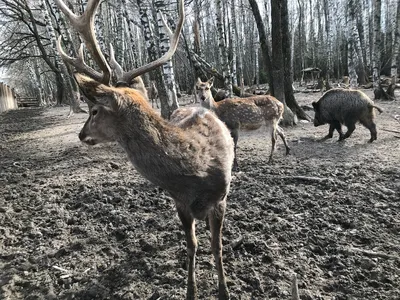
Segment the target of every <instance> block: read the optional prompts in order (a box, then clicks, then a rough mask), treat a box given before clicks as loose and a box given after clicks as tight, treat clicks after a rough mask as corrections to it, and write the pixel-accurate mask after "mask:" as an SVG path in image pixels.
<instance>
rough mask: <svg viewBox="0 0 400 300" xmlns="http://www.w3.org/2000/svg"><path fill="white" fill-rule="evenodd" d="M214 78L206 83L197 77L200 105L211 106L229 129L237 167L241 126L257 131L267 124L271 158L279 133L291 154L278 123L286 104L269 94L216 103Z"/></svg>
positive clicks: (235, 166)
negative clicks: (237, 149)
mask: <svg viewBox="0 0 400 300" xmlns="http://www.w3.org/2000/svg"><path fill="white" fill-rule="evenodd" d="M213 82H214V78H213V77H212V78H211V79H209V80H208V81H206V82H203V81H201V79H200V78H198V79H197V83H196V92H197V98H198V99H200V103H201V106H202V107H204V108H207V109H210V110H212V111H214V112H215V114H216V115H217V116H218V117H219V118H220V119H221V121H223V122H224V123H225V124H226V126H227V127H228V128H229V130H230V132H231V135H232V138H233V141H234V147H235V148H234V150H235V159H234V168H235V169H236V168H238V163H237V159H236V147H237V142H238V139H239V129H241V128H243V129H249V130H254V129H258V128H260V127H261V125H262V124H263V123H265V124H266V125H267V127H268V130H269V131H270V137H271V143H272V148H271V154H270V156H269V161H271V160H272V155H273V153H274V150H275V144H276V134H278V135H279V136H280V137H281V139H282V141H283V143H284V144H285V148H286V155H287V154H289V153H290V148H289V146H288V143H287V141H286V137H285V134H284V132H283V129H282V128H281V127H279V125H278V122H279V120H280V119H281V118H282V114H283V109H284V106H283V104H282V103H281V102H279V101H278V100H277V99H276V98H274V97H272V96H270V95H261V96H253V97H248V98H229V99H224V100H222V101H219V102H216V101H215V100H214V98H213V97H212V94H211V87H212V85H213Z"/></svg>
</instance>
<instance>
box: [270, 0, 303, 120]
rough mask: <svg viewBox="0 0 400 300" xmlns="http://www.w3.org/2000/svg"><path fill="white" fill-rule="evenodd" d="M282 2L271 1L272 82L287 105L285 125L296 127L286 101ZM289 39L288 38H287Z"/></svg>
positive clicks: (276, 95)
mask: <svg viewBox="0 0 400 300" xmlns="http://www.w3.org/2000/svg"><path fill="white" fill-rule="evenodd" d="M282 2H283V0H271V19H272V27H271V29H272V70H271V73H272V82H273V86H274V94H273V96H275V97H276V98H277V99H278V100H279V101H281V102H282V103H283V104H284V105H285V110H284V112H283V120H282V123H283V124H284V125H290V126H292V125H295V124H296V123H297V118H296V116H295V115H294V114H293V112H292V111H291V109H290V108H289V107H287V105H286V101H285V80H284V79H285V76H284V69H285V68H284V62H283V47H282ZM287 38H288V37H287Z"/></svg>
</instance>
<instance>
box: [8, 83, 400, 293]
mask: <svg viewBox="0 0 400 300" xmlns="http://www.w3.org/2000/svg"><path fill="white" fill-rule="evenodd" d="M367 94H368V95H370V96H372V93H371V91H367ZM320 96H321V94H320V93H315V94H302V93H298V94H296V98H297V100H298V101H299V103H300V104H302V105H305V104H307V105H310V104H311V102H312V101H314V100H317V99H318V98H319V97H320ZM399 96H400V95H397V99H400V97H399ZM377 105H379V106H381V107H382V108H383V109H384V110H385V111H384V113H382V114H381V115H377V117H376V122H377V127H378V140H377V141H375V142H374V143H372V144H370V143H367V141H368V139H369V138H370V136H369V131H368V130H367V129H365V128H364V127H362V126H360V125H359V126H358V127H357V128H356V131H355V132H354V134H353V136H352V137H351V138H349V139H348V140H346V141H345V142H340V143H339V142H337V138H338V136H337V133H336V134H335V135H334V138H333V139H332V140H328V141H325V142H320V141H318V140H319V139H320V138H322V137H323V136H325V135H326V134H327V132H328V126H327V125H325V126H321V127H318V128H315V127H314V126H313V124H312V123H303V122H301V123H299V124H298V125H297V126H296V127H293V128H285V132H286V135H287V138H288V141H289V145H290V147H291V148H292V153H291V155H289V156H285V155H284V152H285V151H284V147H283V144H282V142H281V140H278V143H277V144H278V147H277V149H276V152H275V160H274V162H273V163H271V164H268V163H267V161H268V155H269V151H270V142H269V141H268V139H267V138H266V137H265V131H264V130H263V128H261V129H258V130H256V131H249V132H241V135H240V137H239V149H238V161H239V164H240V171H239V172H235V173H234V176H233V180H232V185H231V191H230V194H229V197H228V206H227V214H226V219H225V224H224V230H223V244H224V245H225V246H224V262H225V268H226V274H227V276H228V285H229V289H230V293H231V296H232V299H289V298H290V293H291V292H290V287H291V280H292V277H293V274H295V273H296V274H297V278H298V282H299V291H300V298H301V299H310V300H311V299H336V300H338V299H393V300H394V299H400V256H399V253H400V139H399V137H396V135H397V136H400V134H396V133H392V132H387V131H384V130H383V129H389V130H397V131H400V123H399V122H397V121H396V120H395V119H394V118H393V116H394V115H400V102H399V101H396V102H377ZM68 110H69V109H68V108H66V107H65V108H47V109H43V108H32V109H19V110H14V111H9V112H7V113H4V114H2V115H0V159H1V160H0V299H11V300H14V299H116V300H118V299H153V300H155V299H184V297H185V291H186V274H187V271H186V247H185V238H184V234H183V231H182V229H181V225H180V221H179V219H178V217H177V214H176V212H175V208H174V203H173V201H172V200H171V198H170V197H169V196H168V195H167V194H166V193H165V192H164V191H162V190H161V189H159V188H157V187H156V186H154V185H152V184H151V183H149V182H148V181H146V180H145V179H143V178H142V177H141V176H140V175H139V174H138V173H137V172H136V171H135V170H134V169H133V167H132V165H131V164H130V163H129V161H128V159H127V157H126V155H125V154H124V152H123V150H122V149H121V148H120V147H119V146H118V145H116V144H103V145H97V146H94V147H88V146H86V145H83V144H82V143H80V141H79V139H78V133H79V131H80V129H81V128H82V126H83V123H84V121H85V120H86V118H87V115H85V114H78V115H74V116H73V117H71V118H69V119H68V118H66V116H67V114H68ZM310 114H311V112H310ZM197 235H198V240H199V249H198V255H197V266H196V273H197V282H198V288H199V298H200V299H215V298H216V297H217V273H216V270H215V267H214V262H213V258H212V255H211V251H210V241H209V238H210V233H209V231H208V230H207V229H206V228H205V223H204V222H198V224H197Z"/></svg>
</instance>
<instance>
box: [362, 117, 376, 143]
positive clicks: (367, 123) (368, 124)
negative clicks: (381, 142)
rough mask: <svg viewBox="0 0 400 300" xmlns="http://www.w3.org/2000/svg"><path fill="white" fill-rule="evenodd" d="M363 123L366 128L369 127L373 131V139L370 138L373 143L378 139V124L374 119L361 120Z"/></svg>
mask: <svg viewBox="0 0 400 300" xmlns="http://www.w3.org/2000/svg"><path fill="white" fill-rule="evenodd" d="M361 124H363V125H364V126H365V127H366V128H368V129H369V131H370V132H371V139H370V140H369V143H372V142H373V141H375V140H376V139H377V132H376V124H375V123H374V121H370V120H369V121H361Z"/></svg>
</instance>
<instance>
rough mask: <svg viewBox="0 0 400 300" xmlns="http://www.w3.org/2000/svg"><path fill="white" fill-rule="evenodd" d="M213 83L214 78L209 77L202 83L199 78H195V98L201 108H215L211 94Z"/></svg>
mask: <svg viewBox="0 0 400 300" xmlns="http://www.w3.org/2000/svg"><path fill="white" fill-rule="evenodd" d="M213 83H214V77H211V78H210V79H209V80H207V81H206V82H203V81H201V79H200V78H197V82H196V94H197V98H198V99H199V100H200V103H201V106H203V107H204V108H207V109H213V108H214V107H215V102H214V98H213V96H212V93H211V88H212V86H213Z"/></svg>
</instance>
